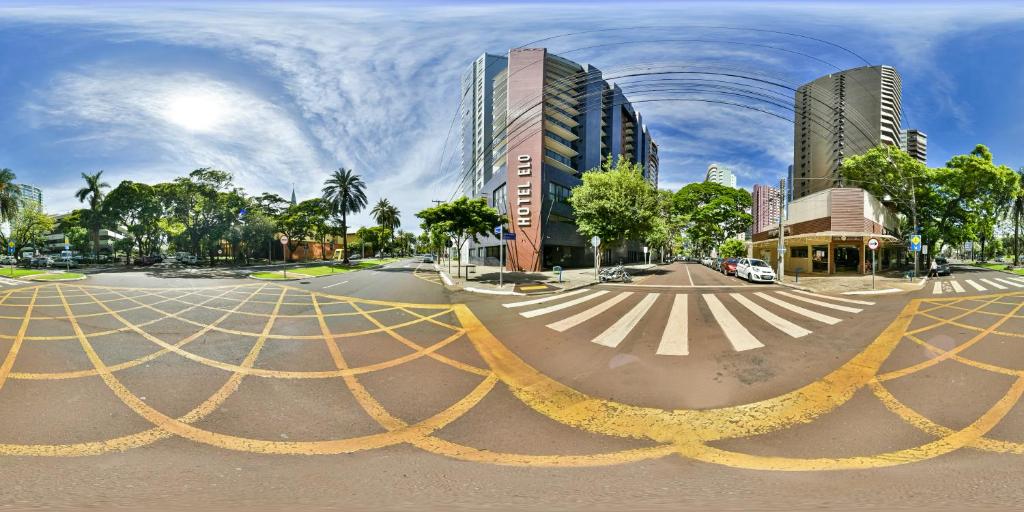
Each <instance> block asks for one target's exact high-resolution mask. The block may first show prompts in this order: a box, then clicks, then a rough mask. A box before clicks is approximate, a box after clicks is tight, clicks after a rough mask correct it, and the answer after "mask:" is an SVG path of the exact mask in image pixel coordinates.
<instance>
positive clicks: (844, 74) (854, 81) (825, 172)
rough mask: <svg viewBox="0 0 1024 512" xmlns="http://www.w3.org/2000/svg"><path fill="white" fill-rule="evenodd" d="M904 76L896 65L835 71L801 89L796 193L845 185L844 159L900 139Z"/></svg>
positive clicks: (795, 150)
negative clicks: (841, 168) (841, 171)
mask: <svg viewBox="0 0 1024 512" xmlns="http://www.w3.org/2000/svg"><path fill="white" fill-rule="evenodd" d="M900 84H901V82H900V75H899V73H897V72H896V69H895V68H893V67H891V66H870V67H868V66H866V67H860V68H854V69H848V70H845V71H840V72H838V73H832V74H830V75H826V76H823V77H821V78H818V79H817V80H814V81H813V82H810V83H807V84H804V85H802V86H800V88H798V89H797V91H796V117H795V120H794V123H793V166H794V170H793V173H794V181H795V185H794V188H793V195H794V198H800V197H804V196H806V195H808V194H812V193H814V192H817V191H820V190H826V189H829V188H832V187H838V186H841V185H842V184H843V177H842V176H841V174H840V166H841V165H842V163H843V158H845V157H848V156H852V155H859V154H862V153H864V152H866V151H867V150H868V149H871V148H872V147H875V146H877V145H879V144H892V145H894V146H895V145H898V144H899V141H900V95H901V85H900Z"/></svg>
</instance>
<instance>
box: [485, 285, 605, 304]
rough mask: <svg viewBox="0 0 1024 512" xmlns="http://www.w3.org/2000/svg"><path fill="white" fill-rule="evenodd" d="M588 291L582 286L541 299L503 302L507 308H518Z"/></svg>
mask: <svg viewBox="0 0 1024 512" xmlns="http://www.w3.org/2000/svg"><path fill="white" fill-rule="evenodd" d="M586 291H587V289H586V288H580V289H579V290H573V291H571V292H565V293H559V294H556V295H551V296H549V297H541V298H539V299H532V300H524V301H522V302H511V303H509V304H502V306H505V307H506V308H518V307H522V306H533V305H534V304H544V303H545V302H551V301H553V300H559V299H564V298H566V297H570V296H572V295H579V294H581V293H584V292H586Z"/></svg>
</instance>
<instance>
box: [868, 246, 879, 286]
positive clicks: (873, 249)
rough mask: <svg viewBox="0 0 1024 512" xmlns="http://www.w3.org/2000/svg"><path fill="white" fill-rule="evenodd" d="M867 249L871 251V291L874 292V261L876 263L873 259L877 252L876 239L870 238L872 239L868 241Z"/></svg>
mask: <svg viewBox="0 0 1024 512" xmlns="http://www.w3.org/2000/svg"><path fill="white" fill-rule="evenodd" d="M868 249H871V289H872V290H874V289H875V267H876V261H877V260H876V259H875V255H876V254H877V252H878V239H877V238H872V239H870V240H868Z"/></svg>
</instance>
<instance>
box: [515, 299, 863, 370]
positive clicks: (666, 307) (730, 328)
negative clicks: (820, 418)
mask: <svg viewBox="0 0 1024 512" xmlns="http://www.w3.org/2000/svg"><path fill="white" fill-rule="evenodd" d="M874 304H875V303H874V302H872V301H868V300H861V299H851V298H845V297H833V296H830V295H822V294H817V293H811V292H805V291H801V290H787V291H779V290H771V289H765V290H764V291H756V292H723V293H669V292H653V293H641V292H634V291H623V292H615V291H611V290H592V289H580V290H574V291H570V292H566V293H562V294H558V295H551V296H547V297H541V298H535V299H529V300H521V301H513V302H507V303H505V304H503V306H504V307H505V308H508V309H510V310H512V311H513V312H515V313H517V314H519V315H520V316H522V317H524V318H536V319H539V320H541V321H543V322H545V323H544V325H545V326H546V327H547V328H549V329H551V330H554V331H558V332H563V333H564V332H570V333H572V332H578V333H580V337H581V338H582V339H586V340H589V341H590V342H592V343H594V344H597V345H601V346H603V347H610V348H616V347H620V346H622V345H623V343H624V342H626V341H629V340H636V339H640V338H643V339H644V340H647V339H648V338H650V340H649V341H650V343H651V344H656V346H657V348H656V349H655V353H656V354H657V355H661V356H687V355H690V353H691V351H692V350H693V349H694V347H693V342H694V341H695V340H697V341H699V342H700V343H701V344H702V346H703V343H704V342H705V341H709V342H711V343H718V344H719V345H721V346H722V347H723V348H724V347H728V348H731V349H732V350H733V351H736V352H743V351H747V350H754V349H758V348H762V347H764V346H765V345H766V343H770V342H772V341H774V340H777V339H800V338H804V337H806V336H808V335H810V334H811V333H813V332H814V330H815V329H817V328H822V327H825V326H829V325H835V324H838V323H839V322H842V321H843V320H846V319H848V318H851V317H852V316H853V315H856V314H858V313H861V312H863V311H864V310H865V309H866V308H867V307H869V306H873V305H874ZM641 326H642V327H641ZM645 343H647V341H645Z"/></svg>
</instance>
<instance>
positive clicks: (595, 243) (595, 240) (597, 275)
mask: <svg viewBox="0 0 1024 512" xmlns="http://www.w3.org/2000/svg"><path fill="white" fill-rule="evenodd" d="M590 245H591V246H592V247H593V248H594V280H596V281H600V280H601V267H600V266H599V265H598V260H597V248H598V247H600V246H601V237H599V236H597V235H594V236H593V237H591V238H590Z"/></svg>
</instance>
